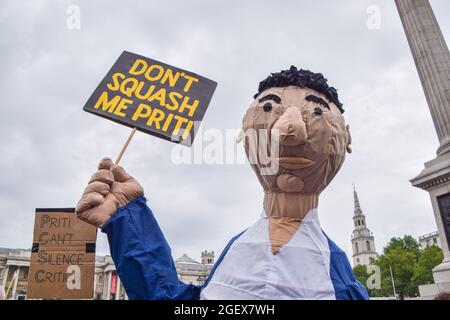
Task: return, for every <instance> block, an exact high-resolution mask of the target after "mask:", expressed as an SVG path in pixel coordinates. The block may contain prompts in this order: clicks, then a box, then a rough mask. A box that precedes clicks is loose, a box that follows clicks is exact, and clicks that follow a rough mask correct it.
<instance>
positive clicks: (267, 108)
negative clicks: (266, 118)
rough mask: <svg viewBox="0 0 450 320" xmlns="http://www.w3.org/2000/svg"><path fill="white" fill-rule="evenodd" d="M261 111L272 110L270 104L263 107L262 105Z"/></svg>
mask: <svg viewBox="0 0 450 320" xmlns="http://www.w3.org/2000/svg"><path fill="white" fill-rule="evenodd" d="M263 109H264V111H265V112H269V111H270V110H272V104H271V103H266V104H265V105H263Z"/></svg>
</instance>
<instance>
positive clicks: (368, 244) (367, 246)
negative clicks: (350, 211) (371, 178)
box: [352, 184, 377, 266]
mask: <svg viewBox="0 0 450 320" xmlns="http://www.w3.org/2000/svg"><path fill="white" fill-rule="evenodd" d="M353 202H354V205H355V212H354V215H353V222H354V224H355V228H354V229H353V234H352V247H353V265H354V266H357V265H361V264H363V265H369V264H370V263H371V260H370V259H371V258H374V257H376V255H377V252H376V251H375V241H374V237H373V234H372V232H371V231H370V230H369V229H368V228H367V226H366V217H365V216H364V214H363V211H362V209H361V205H360V204H359V199H358V193H357V192H356V188H355V185H354V184H353Z"/></svg>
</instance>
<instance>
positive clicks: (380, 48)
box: [0, 0, 450, 259]
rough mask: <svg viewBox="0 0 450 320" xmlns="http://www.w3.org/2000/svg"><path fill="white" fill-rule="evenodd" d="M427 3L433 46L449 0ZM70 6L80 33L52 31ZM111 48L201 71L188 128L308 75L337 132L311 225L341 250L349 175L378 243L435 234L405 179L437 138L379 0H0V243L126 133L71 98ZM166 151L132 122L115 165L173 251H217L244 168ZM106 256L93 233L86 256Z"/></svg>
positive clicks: (25, 232) (243, 212)
mask: <svg viewBox="0 0 450 320" xmlns="http://www.w3.org/2000/svg"><path fill="white" fill-rule="evenodd" d="M282 3H283V5H282ZM232 4H233V5H232ZM237 4H238V6H236V5H237ZM431 4H432V6H433V9H434V11H435V14H436V15H437V18H438V20H439V22H440V24H441V29H442V31H443V33H444V36H445V37H446V39H447V42H449V41H450V39H449V38H450V19H449V18H450V2H449V1H447V0H433V1H431ZM70 5H77V6H78V7H79V9H80V12H81V15H80V18H81V20H80V29H69V28H68V27H67V19H68V18H69V16H70V14H67V10H68V7H69V6H70ZM374 5H375V7H371V6H374ZM368 8H369V12H373V11H371V9H372V8H375V9H379V10H380V18H381V20H380V25H379V26H380V28H379V29H373V28H372V29H371V28H368V26H367V21H368V19H370V18H371V14H369V13H368ZM370 21H371V20H370ZM370 21H369V22H370ZM369 26H375V27H376V23H375V25H373V24H370V23H369ZM123 50H128V51H132V52H135V53H138V54H141V55H144V56H147V57H150V58H153V59H156V60H160V61H163V62H165V63H168V64H171V65H174V66H177V67H180V68H183V69H187V70H190V71H193V72H196V73H198V74H200V75H203V76H205V77H208V78H210V79H212V80H215V81H217V82H218V87H217V90H216V93H215V95H214V97H213V99H212V102H211V105H210V107H209V109H208V111H207V113H206V116H205V118H204V121H203V124H202V129H203V130H204V131H207V130H210V129H219V130H222V131H224V130H226V129H236V128H239V127H240V124H241V120H242V117H243V114H244V112H245V110H246V108H247V107H248V105H249V104H250V103H251V101H252V96H253V94H254V93H255V92H256V90H257V86H258V83H259V81H261V80H262V79H264V78H265V77H266V76H267V75H268V74H269V73H270V72H276V71H279V70H281V69H286V68H288V67H289V66H290V65H296V66H298V67H301V68H306V69H310V70H312V71H314V72H321V73H323V74H324V75H325V77H327V78H328V80H329V84H330V85H333V86H335V87H336V88H338V89H339V96H340V100H341V101H342V102H343V103H344V109H345V110H346V112H345V117H346V120H347V122H348V123H349V124H350V126H351V132H352V136H353V153H352V154H350V155H348V156H347V160H346V162H345V164H344V166H343V168H342V169H341V171H340V173H339V174H338V175H337V177H336V178H335V179H334V180H333V181H332V182H331V184H330V186H329V187H328V189H326V191H325V192H324V193H323V194H322V196H321V198H320V205H319V215H320V220H321V224H322V227H323V229H324V231H325V232H326V233H327V234H328V235H329V236H330V237H331V238H332V239H334V240H335V242H336V243H337V244H338V245H339V246H340V247H341V248H342V249H344V250H346V251H347V253H349V254H351V252H350V250H351V243H350V236H351V232H352V230H353V221H352V215H353V193H352V192H353V189H352V182H354V183H355V184H356V188H357V191H358V193H359V198H360V203H361V206H362V209H363V211H364V213H365V215H366V220H367V225H368V227H369V228H370V229H371V230H372V231H373V233H374V235H375V241H376V247H377V250H378V252H381V251H382V248H383V246H384V245H385V244H386V242H387V241H388V240H389V239H390V238H391V237H399V236H403V235H405V234H411V235H413V236H415V237H418V236H419V235H422V234H425V233H428V232H432V231H434V230H436V222H435V220H434V215H433V212H432V208H431V203H430V200H429V197H428V193H427V192H425V191H422V190H419V189H416V188H414V187H412V186H411V184H410V182H409V179H411V178H412V177H414V176H416V175H417V174H419V172H420V171H421V170H422V168H423V163H424V162H425V161H428V160H431V159H433V158H434V157H435V151H436V149H437V147H438V140H437V136H436V133H435V130H434V127H433V124H432V121H431V117H430V114H429V111H428V107H427V104H426V101H425V98H424V95H423V91H422V88H421V85H420V81H419V79H418V76H417V72H416V69H415V66H414V62H413V59H412V56H411V53H410V50H409V47H408V44H407V41H406V37H405V35H404V32H403V29H402V26H401V22H400V19H399V17H398V13H397V10H396V7H395V4H394V1H385V0H380V1H375V0H371V1H361V0H348V1H325V0H322V1H299V0H295V1H261V0H258V1H239V2H230V1H191V0H190V1H148V0H146V1H121V2H120V1H114V2H113V1H17V0H3V1H1V2H0V57H1V59H0V69H1V73H0V97H1V99H0V108H1V109H0V110H1V116H0V152H1V153H0V154H1V157H0V172H1V174H0V209H1V211H0V247H11V248H29V247H30V246H31V242H32V229H33V223H34V209H35V208H37V207H73V206H75V204H76V202H77V200H78V198H79V197H80V194H81V192H82V191H83V189H84V187H85V185H86V183H87V181H88V180H89V178H90V176H91V174H92V173H93V172H94V171H95V169H96V166H97V163H98V161H99V160H100V159H101V158H102V157H103V156H110V157H113V158H114V157H115V156H116V155H117V154H118V152H119V151H120V148H121V146H122V144H123V143H124V141H125V139H126V138H127V136H128V134H129V132H130V129H129V128H126V127H123V126H121V125H118V124H116V123H113V122H110V121H108V120H105V119H102V118H99V117H96V116H94V115H92V114H89V113H86V112H84V111H82V107H83V105H84V103H85V102H86V100H87V99H88V97H89V96H90V94H91V93H92V92H93V90H94V89H95V87H96V86H97V84H98V83H99V82H100V80H101V79H102V78H103V76H104V75H105V74H106V72H107V71H108V70H109V68H110V67H111V65H112V64H113V63H114V61H115V60H116V59H117V57H118V56H119V55H120V53H121V52H122V51H123ZM201 140H202V139H201V137H200V136H198V137H197V138H196V142H195V143H194V148H195V147H196V146H198V145H199V144H201ZM173 147H174V145H173V144H172V143H170V142H166V141H162V140H159V139H157V138H154V137H151V136H148V135H145V134H143V133H140V132H139V133H137V134H136V136H135V138H134V139H133V141H132V142H131V145H130V146H129V148H128V150H127V152H126V154H125V156H124V158H123V160H122V162H121V164H122V165H123V166H124V167H125V168H126V169H127V170H128V171H129V172H130V173H131V174H132V175H133V176H135V177H136V178H137V179H138V180H139V181H140V182H141V184H142V185H143V186H144V189H145V192H146V196H147V198H148V199H149V205H150V207H151V208H152V210H153V212H154V214H155V216H156V218H157V220H158V221H159V223H160V226H161V228H162V230H163V231H164V233H165V235H166V238H167V240H168V241H169V243H170V245H171V247H172V250H173V255H174V257H175V258H177V257H179V256H180V255H182V254H183V253H188V254H189V255H190V256H191V257H193V258H195V259H199V258H200V251H201V250H205V249H206V250H215V251H216V253H220V252H221V251H222V249H223V247H224V246H225V244H226V243H227V242H228V240H229V239H230V238H231V237H232V236H234V235H236V234H237V233H239V232H241V231H242V230H243V229H245V228H247V227H248V226H250V225H251V224H252V223H254V221H256V220H257V219H258V218H259V215H260V212H261V209H262V189H261V187H260V185H259V183H258V181H257V179H256V176H255V175H254V173H253V172H252V170H251V169H250V167H249V166H248V165H245V164H234V165H225V164H224V165H220V164H216V165H207V164H195V165H194V164H191V165H188V164H186V165H176V164H173V163H172V161H171V153H172V150H173ZM238 148H239V149H241V148H242V146H238ZM108 252H109V249H108V244H107V241H106V237H105V236H104V235H103V234H100V235H99V241H98V253H99V254H107V253H108Z"/></svg>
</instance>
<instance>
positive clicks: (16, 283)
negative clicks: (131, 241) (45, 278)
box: [0, 248, 214, 300]
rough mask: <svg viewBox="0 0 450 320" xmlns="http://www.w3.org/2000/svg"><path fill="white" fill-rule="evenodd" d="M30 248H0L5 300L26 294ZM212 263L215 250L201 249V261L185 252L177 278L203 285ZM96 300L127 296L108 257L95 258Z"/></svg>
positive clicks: (23, 297) (179, 259)
mask: <svg viewBox="0 0 450 320" xmlns="http://www.w3.org/2000/svg"><path fill="white" fill-rule="evenodd" d="M30 257H31V251H30V250H22V249H9V248H0V286H1V287H2V288H3V289H4V291H5V293H6V294H7V297H6V299H8V300H23V299H26V297H27V287H28V270H29V267H30ZM213 265H214V251H212V252H208V251H203V252H202V253H201V262H198V261H196V260H194V259H192V258H190V257H189V256H188V255H186V254H184V255H182V256H181V257H180V258H178V259H176V260H175V266H176V270H177V274H178V277H179V279H180V280H181V281H183V282H185V283H190V284H195V285H202V284H203V283H204V282H205V281H206V279H207V277H208V275H209V273H210V271H211V269H212V266H213ZM92 299H95V300H126V299H128V297H127V294H126V292H125V289H124V287H123V284H122V283H121V281H120V278H119V276H118V275H117V272H116V268H115V266H114V262H113V261H112V258H111V256H97V257H96V258H95V275H94V292H93V296H92Z"/></svg>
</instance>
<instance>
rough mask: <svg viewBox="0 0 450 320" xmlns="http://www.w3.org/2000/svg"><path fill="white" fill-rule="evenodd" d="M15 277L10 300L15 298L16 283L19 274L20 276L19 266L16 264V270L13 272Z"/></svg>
mask: <svg viewBox="0 0 450 320" xmlns="http://www.w3.org/2000/svg"><path fill="white" fill-rule="evenodd" d="M15 275H16V276H15V278H14V285H13V289H12V293H11V300H15V299H16V290H17V283H18V282H19V276H20V267H19V266H17V270H16V274H15Z"/></svg>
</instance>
